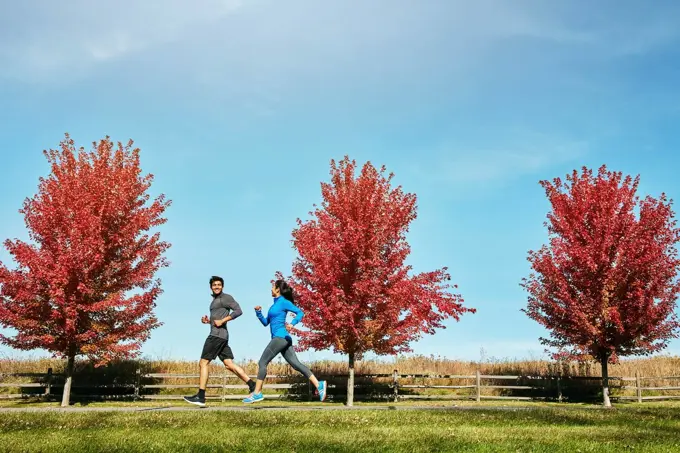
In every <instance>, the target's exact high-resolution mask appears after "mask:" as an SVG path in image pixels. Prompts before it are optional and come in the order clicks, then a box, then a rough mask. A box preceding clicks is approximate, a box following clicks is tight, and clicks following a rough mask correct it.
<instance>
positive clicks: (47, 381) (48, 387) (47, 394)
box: [45, 368, 52, 399]
mask: <svg viewBox="0 0 680 453" xmlns="http://www.w3.org/2000/svg"><path fill="white" fill-rule="evenodd" d="M51 394H52V368H48V369H47V378H46V379H45V398H48V399H49V397H50V395H51Z"/></svg>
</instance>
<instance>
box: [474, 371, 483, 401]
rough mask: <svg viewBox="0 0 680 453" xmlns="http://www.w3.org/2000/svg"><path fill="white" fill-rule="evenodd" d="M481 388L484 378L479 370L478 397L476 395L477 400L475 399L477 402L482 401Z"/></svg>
mask: <svg viewBox="0 0 680 453" xmlns="http://www.w3.org/2000/svg"><path fill="white" fill-rule="evenodd" d="M481 386H482V377H481V376H480V372H479V370H477V385H476V387H477V388H476V390H477V395H476V398H475V399H476V400H477V402H480V401H481V400H482V393H481V392H482V389H481Z"/></svg>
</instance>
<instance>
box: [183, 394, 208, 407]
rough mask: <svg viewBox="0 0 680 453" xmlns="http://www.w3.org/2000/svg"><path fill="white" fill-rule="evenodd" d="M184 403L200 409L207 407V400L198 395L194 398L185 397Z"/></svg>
mask: <svg viewBox="0 0 680 453" xmlns="http://www.w3.org/2000/svg"><path fill="white" fill-rule="evenodd" d="M184 401H186V402H187V403H191V404H195V405H196V406H199V407H205V398H201V397H200V396H198V394H196V395H194V396H185V397H184Z"/></svg>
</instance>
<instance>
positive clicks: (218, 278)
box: [210, 275, 224, 287]
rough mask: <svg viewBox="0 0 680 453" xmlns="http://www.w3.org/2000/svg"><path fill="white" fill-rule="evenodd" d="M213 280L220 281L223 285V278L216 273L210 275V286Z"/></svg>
mask: <svg viewBox="0 0 680 453" xmlns="http://www.w3.org/2000/svg"><path fill="white" fill-rule="evenodd" d="M215 282H220V283H222V286H224V279H223V278H222V277H218V276H217V275H213V276H212V277H210V287H212V284H213V283H215Z"/></svg>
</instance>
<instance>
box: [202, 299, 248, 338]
mask: <svg viewBox="0 0 680 453" xmlns="http://www.w3.org/2000/svg"><path fill="white" fill-rule="evenodd" d="M230 311H231V319H236V318H238V317H239V316H241V315H242V314H243V311H241V307H240V306H239V304H238V303H237V302H236V301H235V300H234V298H233V297H231V296H230V295H229V294H225V293H220V294H218V295H217V296H213V300H212V302H211V303H210V335H212V336H214V337H219V338H223V339H225V340H227V339H229V332H228V331H227V324H229V323H224V324H222V326H220V327H217V326H215V324H214V323H213V321H215V320H216V319H224V318H226V317H227V316H229V312H230Z"/></svg>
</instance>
